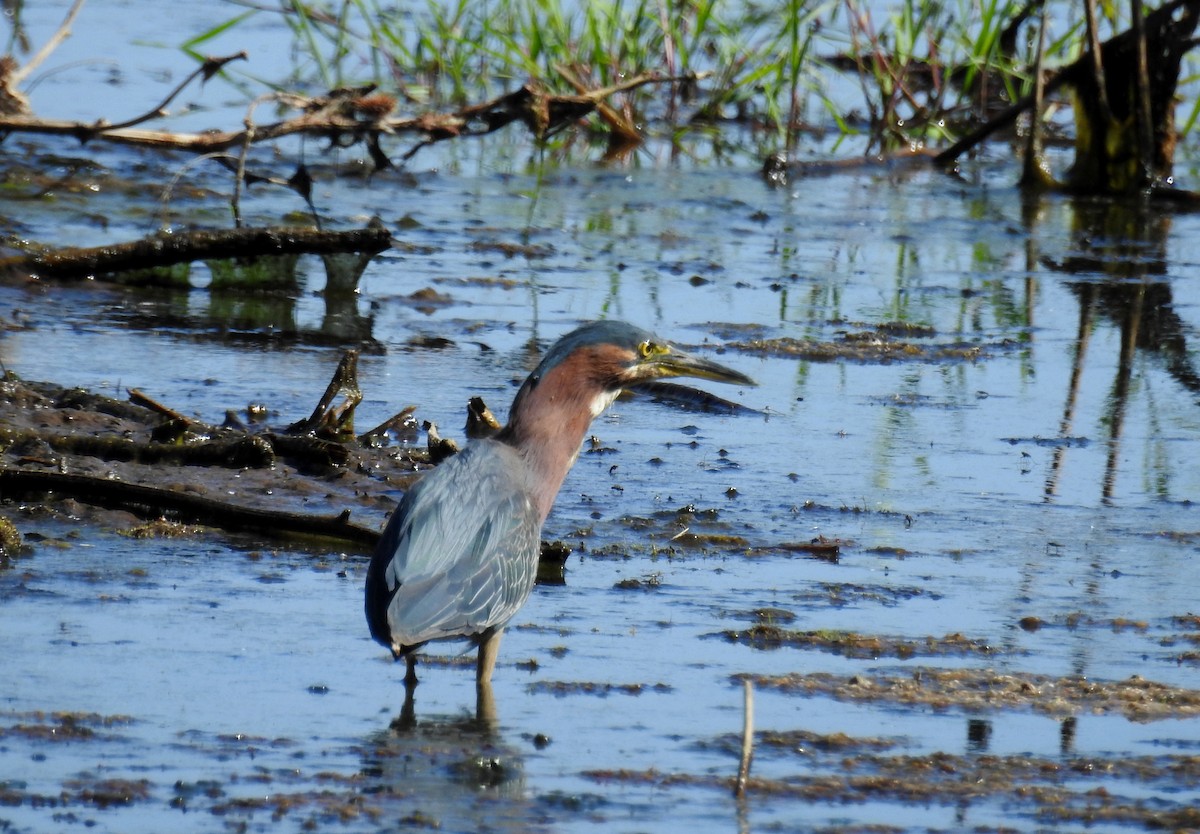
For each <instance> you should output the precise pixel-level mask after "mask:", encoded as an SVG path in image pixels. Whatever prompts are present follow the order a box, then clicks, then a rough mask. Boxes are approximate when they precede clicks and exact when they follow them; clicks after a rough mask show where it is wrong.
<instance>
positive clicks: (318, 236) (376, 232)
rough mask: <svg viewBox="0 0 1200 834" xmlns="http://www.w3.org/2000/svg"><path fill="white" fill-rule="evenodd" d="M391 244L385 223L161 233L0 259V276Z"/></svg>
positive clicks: (106, 271)
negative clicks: (353, 226) (339, 228)
mask: <svg viewBox="0 0 1200 834" xmlns="http://www.w3.org/2000/svg"><path fill="white" fill-rule="evenodd" d="M391 245H392V236H391V232H389V231H388V230H387V229H386V228H384V226H383V225H382V224H381V223H372V224H371V225H369V226H367V227H366V228H363V229H352V230H349V231H322V230H320V229H313V228H304V227H260V228H246V229H217V230H207V229H205V230H197V231H190V232H177V233H160V234H156V235H153V236H151V237H147V238H143V239H141V240H135V241H132V242H129V243H117V244H111V245H108V246H95V247H87V248H84V247H79V248H67V249H55V250H51V251H46V252H35V253H30V254H27V255H17V256H13V257H8V258H3V259H0V275H4V274H8V275H14V274H16V275H23V276H30V277H33V278H54V279H60V280H61V279H83V278H90V277H94V276H97V275H112V274H116V273H121V272H130V271H135V270H146V269H154V268H160V267H168V266H173V265H175V264H180V263H190V262H192V261H203V260H217V259H228V258H248V257H255V256H268V255H288V254H330V253H338V252H370V253H378V252H382V251H383V250H385V249H387V248H388V247H390V246H391Z"/></svg>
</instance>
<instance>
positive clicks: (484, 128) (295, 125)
mask: <svg viewBox="0 0 1200 834" xmlns="http://www.w3.org/2000/svg"><path fill="white" fill-rule="evenodd" d="M244 57H245V53H238V54H237V55H230V56H227V57H224V58H210V59H209V60H208V61H207V62H205V64H204V66H203V67H201V68H200V69H199V70H197V72H196V73H194V74H193V75H192V76H190V77H189V78H188V79H187V80H186V81H185V82H184V83H185V84H186V83H188V82H190V81H191V80H193V79H194V78H195V77H196V76H197V75H205V76H206V77H207V76H208V75H210V74H211V72H215V71H216V69H219V68H220V67H222V66H224V65H225V64H226V63H228V62H230V61H233V60H238V59H241V58H244ZM212 67H215V68H216V69H212V70H211V72H210V71H209V70H210V68H212ZM697 77H698V76H692V75H689V76H686V77H676V76H661V75H658V74H657V73H644V74H642V75H637V76H634V77H633V78H628V79H626V80H624V81H622V82H621V83H619V84H614V85H612V86H610V87H603V88H601V89H598V90H592V91H590V92H585V93H582V94H579V95H554V94H552V93H549V92H547V91H545V90H543V89H541V88H540V87H538V86H536V85H534V84H526V85H525V86H523V87H521V88H520V89H518V90H515V91H513V92H511V93H506V94H505V95H502V96H499V97H497V98H494V99H492V100H490V101H486V102H483V103H481V104H475V105H470V106H468V107H464V108H462V109H461V110H458V111H455V112H452V113H426V114H422V115H419V116H415V117H411V118H386V116H387V113H388V112H390V110H391V107H392V105H394V101H393V100H392V99H390V97H388V96H382V95H380V94H376V93H374V91H373V88H370V87H368V88H364V89H357V90H335V91H333V92H331V93H330V94H329V95H328V96H322V97H319V98H312V99H309V98H304V97H301V96H294V95H291V96H277V97H276V98H277V100H279V101H281V102H285V103H288V104H291V105H293V106H295V107H296V108H297V109H299V110H302V112H301V114H300V115H298V116H295V117H293V118H290V119H284V120H282V121H278V122H272V123H269V124H252V123H251V124H247V125H245V126H244V127H243V128H242V129H241V130H226V131H221V130H213V131H206V132H204V133H174V132H171V131H166V130H148V129H144V128H137V127H134V126H133V125H136V124H140V123H142V122H144V121H147V120H148V119H150V118H153V117H155V116H156V115H159V114H160V112H161V111H162V109H163V108H164V107H165V106H166V104H167V103H169V102H170V101H171V100H172V99H173V98H174V97H175V96H176V95H178V92H179V90H178V89H177V90H176V91H175V92H173V93H172V94H171V95H170V96H168V98H167V99H166V101H164V103H163V104H161V105H159V107H158V108H155V109H154V110H151V111H149V112H148V113H147V114H145V115H144V116H142V117H138V118H135V119H131V120H129V121H126V122H122V123H120V124H117V125H110V124H105V123H102V122H101V123H96V124H87V123H84V122H72V121H64V120H59V119H41V118H38V117H36V116H31V115H11V116H3V115H0V135H2V134H8V133H35V134H41V135H52V136H72V137H74V138H76V139H78V140H79V141H81V142H88V141H92V140H105V141H108V142H115V143H119V144H126V145H138V146H142V147H149V148H162V149H174V150H186V151H194V152H196V153H215V152H221V151H227V150H230V149H232V148H240V147H241V146H244V145H246V144H247V143H251V144H261V143H263V142H270V141H273V140H276V139H281V138H284V137H287V136H294V135H300V134H303V135H307V136H315V137H318V138H326V139H329V140H330V141H331V142H332V143H334V144H336V145H338V146H339V147H344V146H346V145H348V144H353V143H355V142H358V141H365V142H367V144H368V146H369V147H372V148H374V149H376V150H377V148H378V145H377V143H378V139H379V137H380V136H381V135H395V134H401V133H423V134H425V135H426V137H427V138H426V139H425V140H424V141H423V142H421V143H420V144H419V145H417V147H416V148H414V149H413V150H410V151H409V152H408V154H406V158H407V157H409V156H412V155H413V154H414V153H415V152H416V151H417V150H418V149H420V148H421V147H424V146H425V145H428V144H431V143H434V142H440V141H443V140H446V139H455V138H459V137H466V136H482V135H485V134H488V133H492V132H494V131H497V130H500V129H502V128H504V127H507V126H508V125H510V124H512V123H513V122H516V121H519V122H521V123H523V124H525V125H526V126H527V127H528V128H529V129H530V131H531V132H532V133H533V134H534V136H536V137H538V138H539V139H541V138H544V137H545V136H547V135H549V134H551V133H553V132H554V131H555V130H559V129H561V128H562V127H564V126H565V125H567V124H570V123H571V122H574V121H576V120H578V119H581V118H583V117H584V116H586V115H588V114H589V113H591V112H592V111H593V110H595V109H596V108H597V107H598V105H599V104H600V103H602V102H603V101H604V100H605V99H607V98H609V97H610V96H613V95H615V94H617V93H621V92H626V91H628V90H633V89H636V88H638V87H643V86H646V85H648V84H667V83H674V82H679V81H688V82H694V81H695V80H696V78H697ZM182 86H183V85H181V86H180V88H179V89H182ZM373 143H374V144H373ZM372 156H373V157H375V153H373V154H372ZM383 161H385V160H381V159H378V158H376V164H377V166H378V165H380V163H381V162H383Z"/></svg>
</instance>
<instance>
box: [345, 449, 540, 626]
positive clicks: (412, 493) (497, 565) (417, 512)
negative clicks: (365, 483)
mask: <svg viewBox="0 0 1200 834" xmlns="http://www.w3.org/2000/svg"><path fill="white" fill-rule="evenodd" d="M525 472H526V470H525V464H524V461H522V460H521V458H520V456H519V455H517V453H516V452H515V451H513V449H512V448H511V447H509V446H506V445H504V444H502V443H497V442H495V441H491V440H484V441H476V442H475V443H472V444H470V445H469V446H467V448H466V449H464V450H463V451H462V452H460V453H459V454H457V455H455V456H454V457H452V458H450V459H448V460H446V461H445V462H443V463H442V464H440V465H439V466H438V467H437V469H435V470H434V471H433V472H431V473H430V474H428V475H426V476H425V477H424V478H422V479H421V480H420V481H419V482H418V483H417V484H416V485H415V486H414V487H413V488H412V489H411V490H409V492H408V494H406V495H405V496H404V499H403V500H402V501H401V502H400V504H399V506H397V508H396V510H395V512H394V513H393V514H392V518H391V520H390V521H389V522H388V526H387V529H386V530H385V531H384V535H383V539H382V540H381V541H380V544H379V547H378V548H377V549H376V552H375V555H374V557H373V558H372V560H371V567H370V569H369V571H368V575H367V619H368V621H369V622H370V623H371V633H372V634H373V635H374V636H375V637H376V639H378V640H380V642H383V643H385V644H386V645H390V646H392V647H393V649H394V650H399V649H401V648H403V647H405V646H414V645H417V644H420V643H424V642H426V641H428V640H437V639H441V638H445V637H460V636H470V635H473V634H478V633H480V632H482V631H484V630H485V629H488V628H491V627H495V626H503V625H504V624H505V623H507V622H508V621H509V620H510V619H511V618H512V617H513V615H514V614H516V612H517V610H518V609H519V608H520V607H521V606H522V605H523V604H524V603H525V600H526V599H527V598H528V597H529V592H530V591H531V590H532V589H533V583H534V579H535V577H536V575H537V560H538V549H539V538H540V534H541V529H540V526H541V525H540V523H539V520H538V517H537V511H536V509H535V507H534V504H533V501H532V498H531V496H530V494H529V490H528V487H527V485H526V484H527V482H526V475H525Z"/></svg>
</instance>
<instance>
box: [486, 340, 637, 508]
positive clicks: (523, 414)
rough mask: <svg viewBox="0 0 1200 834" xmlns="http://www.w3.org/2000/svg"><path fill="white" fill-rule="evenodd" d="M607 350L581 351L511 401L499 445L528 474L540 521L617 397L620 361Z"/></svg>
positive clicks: (538, 377) (535, 378) (542, 372)
mask: <svg viewBox="0 0 1200 834" xmlns="http://www.w3.org/2000/svg"><path fill="white" fill-rule="evenodd" d="M606 347H609V346H596V347H589V348H581V349H579V350H576V351H575V352H574V353H572V354H571V355H569V356H567V357H566V358H565V359H563V360H562V361H561V362H558V363H557V364H555V365H553V366H551V367H550V368H546V369H541V368H539V370H538V371H536V372H534V374H533V375H532V376H530V378H529V379H527V380H526V381H525V384H524V385H522V386H521V390H520V391H518V392H517V396H516V399H514V400H513V405H512V410H511V412H510V413H509V417H508V425H506V426H505V427H504V428H503V429H502V430H501V432H500V434H499V435H497V438H496V439H497V440H499V441H501V442H503V443H507V444H509V445H510V446H512V447H513V448H514V449H516V450H517V451H518V452H519V453H520V454H521V456H522V457H523V458H524V459H525V461H526V463H527V464H528V466H529V468H530V473H529V474H530V487H531V490H532V492H533V494H534V497H535V500H536V502H537V505H538V515H539V517H540V518H541V520H542V521H545V520H546V516H547V515H548V514H549V513H550V508H551V507H552V506H553V505H554V499H555V498H556V497H557V496H558V491H559V489H560V488H561V487H562V483H563V480H564V479H565V478H566V477H567V473H568V472H570V471H571V466H572V465H574V463H575V459H576V458H578V457H579V449H580V446H581V445H582V444H583V439H584V438H585V437H586V436H587V433H588V428H589V427H590V426H591V423H592V420H593V419H594V418H595V417H598V416H599V415H600V413H601V412H603V411H604V409H606V408H607V407H608V406H609V405H611V404H612V401H613V400H615V399H616V397H617V395H618V394H619V393H620V392H621V388H620V385H619V383H617V379H618V378H619V375H620V373H621V371H622V368H623V364H622V363H621V361H620V359H621V358H622V357H619V356H614V355H612V354H613V352H614V351H616V348H612V349H611V350H605V348H606Z"/></svg>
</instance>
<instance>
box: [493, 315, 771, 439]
mask: <svg viewBox="0 0 1200 834" xmlns="http://www.w3.org/2000/svg"><path fill="white" fill-rule="evenodd" d="M668 377H696V378H699V379H710V380H713V381H715V382H728V383H732V384H735V385H754V384H755V382H754V380H752V379H751V378H750V377H748V376H746V375H745V374H743V373H741V372H740V371H735V370H733V369H732V368H727V367H725V366H724V365H721V364H718V363H717V362H713V361H712V360H710V359H706V358H704V357H702V356H697V355H695V354H691V353H686V352H684V351H682V350H679V349H678V348H676V347H673V346H672V345H671V344H670V343H668V342H666V341H664V340H662V339H659V338H658V337H656V336H655V335H654V334H652V333H649V332H647V331H645V330H642V329H641V328H638V327H634V326H633V325H631V324H626V323H624V322H619V321H598V322H592V323H590V324H585V325H583V326H582V327H580V328H578V329H576V330H573V331H571V332H570V333H568V334H567V335H565V336H563V337H562V338H561V339H559V340H558V341H557V342H556V343H555V344H554V346H553V347H551V348H550V350H549V351H548V352H547V353H546V355H545V357H544V358H543V359H542V361H541V363H540V364H539V365H538V366H537V368H536V369H535V370H534V371H533V373H532V374H530V376H529V379H527V380H526V381H525V384H524V385H523V386H522V387H521V391H520V392H519V393H518V394H517V399H516V401H515V402H514V403H513V411H512V416H516V415H517V414H518V412H519V411H520V410H521V409H522V406H525V407H531V408H532V407H537V406H542V407H545V406H547V405H549V404H551V403H560V404H563V405H568V404H575V405H576V406H577V407H580V408H586V410H587V412H588V413H587V417H588V419H589V420H590V419H591V418H593V417H596V416H597V415H599V414H600V412H602V411H603V410H604V409H605V408H607V407H608V406H609V405H610V404H611V403H612V401H613V400H614V399H615V398H616V396H617V395H618V394H619V393H620V392H621V390H622V389H623V388H628V387H631V386H635V385H637V384H638V383H641V382H650V381H652V380H656V379H665V378H668ZM510 419H511V416H510Z"/></svg>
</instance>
